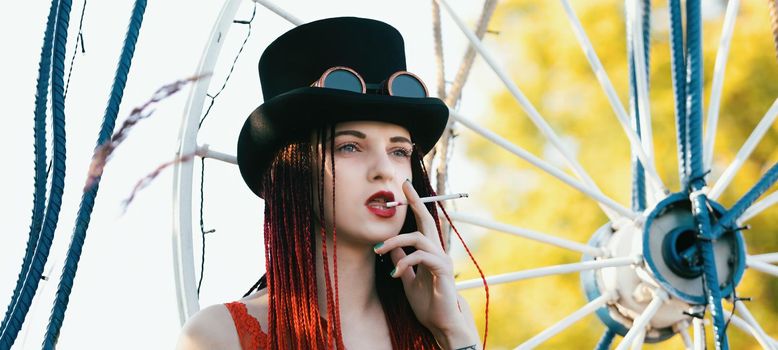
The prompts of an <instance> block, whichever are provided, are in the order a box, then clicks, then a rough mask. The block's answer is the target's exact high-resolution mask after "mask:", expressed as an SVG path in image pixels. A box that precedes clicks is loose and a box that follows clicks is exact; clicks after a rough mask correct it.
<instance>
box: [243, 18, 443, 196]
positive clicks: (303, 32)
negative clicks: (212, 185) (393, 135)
mask: <svg viewBox="0 0 778 350" xmlns="http://www.w3.org/2000/svg"><path fill="white" fill-rule="evenodd" d="M336 66H345V67H349V68H352V69H354V70H355V71H356V72H358V73H359V74H360V75H361V76H362V77H363V78H364V80H365V83H367V84H378V83H381V82H382V81H384V80H386V79H387V78H389V76H391V75H392V74H393V73H395V72H397V71H401V70H405V49H404V45H403V39H402V36H401V35H400V33H399V32H398V31H397V29H395V28H394V27H392V26H390V25H388V24H386V23H383V22H379V21H376V20H371V19H364V18H355V17H340V18H329V19H323V20H319V21H315V22H311V23H307V24H303V25H301V26H298V27H296V28H294V29H292V30H290V31H288V32H286V33H285V34H283V35H281V36H280V37H278V38H277V39H276V40H275V41H273V42H272V43H271V44H270V45H269V46H268V47H267V48H266V49H265V52H264V53H263V54H262V57H261V58H260V59H259V79H260V82H261V84H262V95H263V96H264V98H265V102H264V103H263V104H262V105H260V106H259V107H257V108H256V109H255V110H254V111H253V112H251V114H250V115H249V117H248V118H247V119H246V122H245V123H244V124H243V128H242V129H241V131H240V136H239V137H238V167H239V168H240V173H241V175H242V176H243V180H244V181H246V184H248V186H249V188H251V190H252V191H253V192H254V193H255V194H257V195H258V196H260V197H261V196H262V195H261V194H260V192H259V189H260V188H261V181H262V176H263V175H264V172H265V170H267V168H268V167H269V166H270V163H271V162H272V160H273V158H274V157H275V154H276V153H277V151H278V150H280V149H281V148H283V147H285V146H286V145H288V144H289V143H291V142H294V141H299V140H308V139H309V137H310V135H311V134H310V133H311V131H312V130H314V129H315V128H318V127H321V126H324V125H329V124H332V123H337V122H344V121H355V120H371V121H383V122H388V123H393V124H397V125H400V126H403V127H405V128H406V129H408V131H409V132H410V134H411V138H412V139H413V142H414V143H415V144H416V147H418V148H419V149H420V150H421V151H422V153H427V152H429V151H430V150H431V149H432V147H433V146H434V145H435V143H436V142H437V141H438V139H439V138H440V135H441V134H442V133H443V130H444V129H445V127H446V122H447V121H448V108H447V107H446V105H445V104H444V103H443V101H441V100H440V99H437V98H432V97H425V98H411V97H395V96H389V95H384V94H378V93H370V91H368V93H367V94H362V93H356V92H351V91H345V90H337V89H328V88H319V87H311V84H312V83H313V82H314V81H316V80H317V79H319V77H321V75H322V74H323V73H324V71H326V70H327V69H329V68H331V67H336Z"/></svg>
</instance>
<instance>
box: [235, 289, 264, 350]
mask: <svg viewBox="0 0 778 350" xmlns="http://www.w3.org/2000/svg"><path fill="white" fill-rule="evenodd" d="M224 306H226V307H227V310H229V311H230V315H232V321H233V322H235V329H236V330H237V331H238V340H239V341H240V348H241V349H242V350H257V349H267V348H268V347H267V334H265V332H262V327H261V326H260V325H259V321H257V319H256V318H254V316H251V315H249V313H248V309H246V304H243V303H241V302H239V301H233V302H231V303H226V304H224Z"/></svg>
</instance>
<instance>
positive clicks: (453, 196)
mask: <svg viewBox="0 0 778 350" xmlns="http://www.w3.org/2000/svg"><path fill="white" fill-rule="evenodd" d="M467 197H468V194H467V193H454V194H444V195H440V196H432V197H424V198H421V202H422V203H429V202H437V201H445V200H449V199H457V198H467ZM399 205H408V202H402V201H399V202H388V203H386V207H387V208H392V207H396V206H399Z"/></svg>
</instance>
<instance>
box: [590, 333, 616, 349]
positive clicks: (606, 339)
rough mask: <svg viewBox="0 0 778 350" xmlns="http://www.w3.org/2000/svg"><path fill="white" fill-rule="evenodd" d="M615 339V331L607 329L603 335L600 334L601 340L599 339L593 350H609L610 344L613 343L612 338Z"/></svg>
mask: <svg viewBox="0 0 778 350" xmlns="http://www.w3.org/2000/svg"><path fill="white" fill-rule="evenodd" d="M614 337H616V331H614V330H612V329H610V328H608V329H606V330H605V333H603V334H602V338H600V341H598V342H597V345H596V346H595V347H594V348H595V350H608V349H610V348H611V343H613V338H614Z"/></svg>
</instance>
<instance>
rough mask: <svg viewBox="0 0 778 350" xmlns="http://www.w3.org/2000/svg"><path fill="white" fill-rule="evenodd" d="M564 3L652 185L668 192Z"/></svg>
mask: <svg viewBox="0 0 778 350" xmlns="http://www.w3.org/2000/svg"><path fill="white" fill-rule="evenodd" d="M562 5H563V6H564V8H565V13H566V14H567V18H568V20H569V21H570V24H572V26H573V32H574V33H575V37H576V38H577V39H578V43H579V44H581V48H582V49H583V51H584V54H585V55H586V58H587V59H588V60H589V65H590V66H591V67H592V71H594V75H595V76H596V77H597V80H598V81H599V82H600V85H601V86H602V89H603V90H605V95H606V96H607V97H608V102H610V104H611V108H613V111H614V112H615V113H616V119H617V120H618V121H619V124H621V127H622V129H623V130H624V132H625V133H626V134H627V139H628V140H629V143H630V145H631V146H632V149H633V150H634V151H635V155H636V156H637V157H638V159H640V162H641V163H643V166H645V167H646V171H647V173H648V176H649V180H650V181H651V184H652V186H653V187H654V189H655V191H659V192H660V193H664V192H666V191H667V189H666V188H665V186H664V184H663V183H662V179H661V178H660V177H659V174H658V173H657V171H656V165H655V163H654V159H653V158H649V157H648V155H647V154H646V152H645V151H644V150H643V147H642V145H641V142H640V137H639V136H638V134H637V133H636V132H635V130H634V129H632V127H631V126H630V123H629V116H628V115H627V111H626V110H625V109H624V105H623V104H622V103H621V101H620V100H619V95H618V94H617V93H616V89H615V88H614V87H613V84H612V83H611V81H610V78H608V74H607V73H606V72H605V68H603V66H602V63H600V59H599V57H598V56H597V53H596V52H595V51H594V47H593V46H592V43H591V42H590V41H589V37H588V36H587V35H586V32H585V31H584V29H583V26H582V25H581V22H580V21H579V20H578V16H576V14H575V12H574V11H573V8H572V6H570V1H569V0H562Z"/></svg>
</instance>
